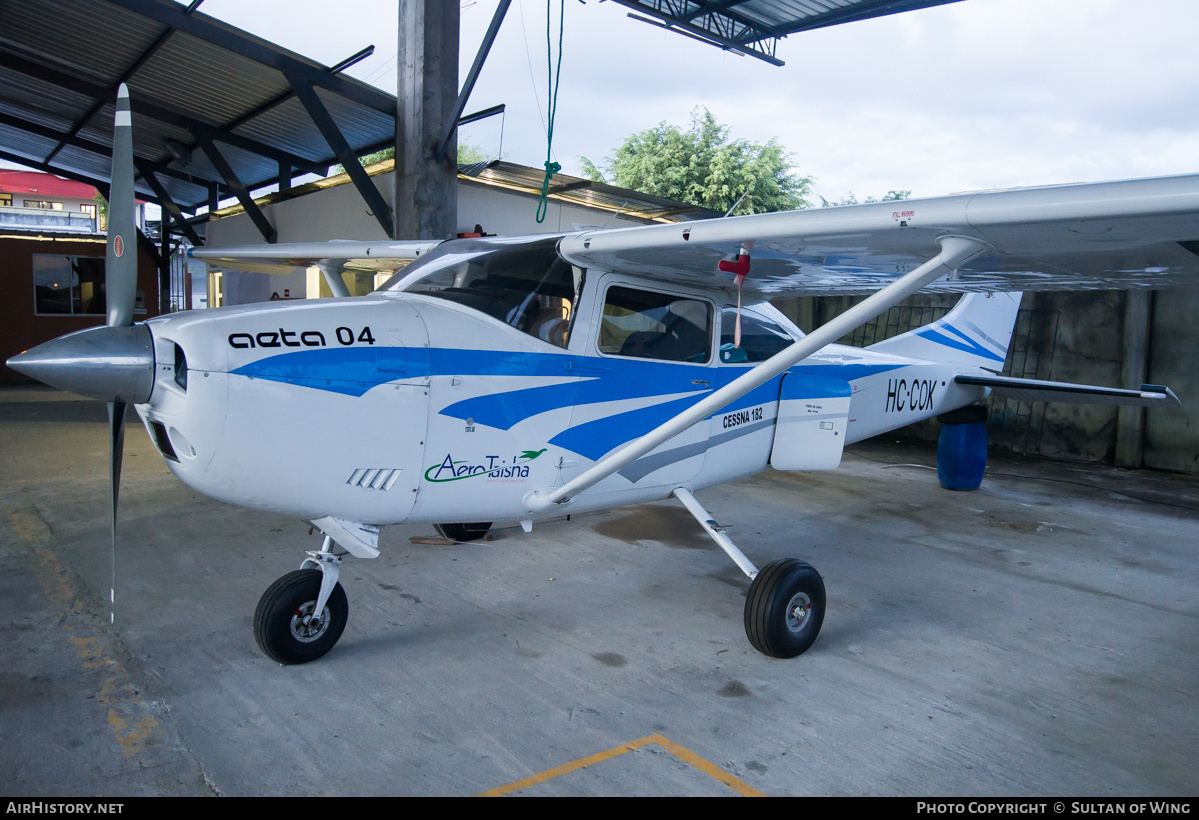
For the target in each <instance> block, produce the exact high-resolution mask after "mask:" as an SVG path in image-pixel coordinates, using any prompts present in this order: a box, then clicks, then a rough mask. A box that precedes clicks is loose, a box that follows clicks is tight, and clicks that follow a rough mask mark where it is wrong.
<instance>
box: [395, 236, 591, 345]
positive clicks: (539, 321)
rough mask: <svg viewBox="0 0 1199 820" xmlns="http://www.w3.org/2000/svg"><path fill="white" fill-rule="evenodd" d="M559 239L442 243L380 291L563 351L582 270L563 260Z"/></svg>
mask: <svg viewBox="0 0 1199 820" xmlns="http://www.w3.org/2000/svg"><path fill="white" fill-rule="evenodd" d="M557 244H558V240H557V238H554V239H549V240H538V241H536V242H529V243H525V244H521V245H511V246H504V245H490V246H487V245H484V246H483V247H480V246H479V244H478V243H471V242H469V241H464V242H463V243H461V246H460V249H459V247H455V246H457V245H459V243H446V244H445V245H443V246H441V247H439V248H438V249H437V251H434V254H436V256H433V255H431V256H430V257H429V258H425V259H422V260H420V266H419V268H417V267H415V266H410V269H409V270H408V271H407V275H405V276H403V278H401V279H400V280H399V281H393V282H389V283H387V284H386V285H384V287H383V289H385V290H389V291H393V292H394V291H402V292H406V293H421V294H424V295H426V296H433V297H436V298H438V299H446V300H448V301H451V302H456V303H458V304H460V305H464V306H466V307H469V308H472V309H474V310H477V311H479V312H481V313H486V314H487V315H488V316H491V317H493V318H495V319H499V320H500V321H501V322H504V323H505V324H507V325H511V326H512V327H514V328H516V329H517V330H519V331H521V332H522V333H527V334H529V335H530V336H535V337H536V338H538V339H541V340H542V341H545V342H549V343H550V344H552V345H556V346H558V347H566V344H567V341H568V340H569V336H570V328H571V324H572V319H573V313H574V311H575V308H576V307H577V303H578V295H579V293H580V292H581V290H582V276H583V272H582V271H581V270H578V269H576V268H574V267H572V266H571V264H570V263H569V262H567V261H566V260H564V259H562V258H561V257H560V256H559V255H558V251H557Z"/></svg>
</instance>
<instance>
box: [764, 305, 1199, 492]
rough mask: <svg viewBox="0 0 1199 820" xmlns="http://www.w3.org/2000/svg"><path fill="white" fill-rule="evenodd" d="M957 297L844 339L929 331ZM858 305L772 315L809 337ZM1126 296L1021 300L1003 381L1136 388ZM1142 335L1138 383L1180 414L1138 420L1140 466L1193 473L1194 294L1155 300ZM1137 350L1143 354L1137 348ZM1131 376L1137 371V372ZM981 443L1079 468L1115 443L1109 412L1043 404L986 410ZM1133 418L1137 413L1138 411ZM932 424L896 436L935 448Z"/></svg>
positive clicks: (1198, 427)
mask: <svg viewBox="0 0 1199 820" xmlns="http://www.w3.org/2000/svg"><path fill="white" fill-rule="evenodd" d="M957 299H958V297H957V295H956V294H917V295H916V296H913V297H911V298H910V299H908V300H906V301H904V302H903V303H901V304H900V305H898V306H896V307H894V308H892V309H891V310H890V311H888V312H887V313H886V314H883V316H881V317H879V318H878V319H877V320H874V321H873V322H871V323H869V324H867V325H866V326H865V327H863V328H859V329H858V330H857V331H855V332H854V333H852V334H850V335H848V336H846V337H845V338H843V339H841V342H842V343H843V344H853V345H857V346H859V347H865V346H867V345H871V344H874V343H875V342H878V341H882V340H883V339H885V338H890V337H891V336H895V335H897V334H899V333H903V332H905V331H907V330H910V329H911V328H913V327H918V326H920V325H922V324H926V323H928V322H931V321H934V320H936V319H938V318H940V317H941V316H943V315H944V314H945V313H946V312H948V311H949V309H950V308H952V307H953V305H954V304H955V303H956V302H957ZM859 301H861V299H860V298H859V297H822V298H802V299H796V298H782V299H778V300H775V305H776V306H777V307H779V308H780V309H781V310H782V311H783V312H784V313H786V314H787V315H788V316H789V317H791V319H792V320H793V321H795V322H796V324H798V325H799V326H800V327H801V328H803V329H804V330H805V331H810V330H811V329H812V328H814V327H819V326H820V325H822V324H824V323H825V322H827V321H829V320H830V319H832V318H833V317H835V316H837V315H838V314H840V313H843V312H845V311H846V310H848V309H849V307H851V306H852V305H853V304H856V303H857V302H859ZM1128 302H1129V295H1128V293H1127V292H1125V291H1087V292H1069V293H1050V292H1045V293H1026V294H1024V298H1023V300H1022V301H1021V304H1020V314H1019V316H1018V318H1017V321H1016V329H1015V332H1014V334H1013V338H1012V344H1011V346H1010V348H1009V350H1008V357H1007V361H1006V362H1005V363H1004V370H1003V372H1004V374H1006V375H1012V376H1018V377H1022V378H1035V379H1049V380H1052V381H1064V382H1078V383H1083V384H1098V385H1109V386H1118V387H1128V388H1136V387H1139V386H1140V380H1138V381H1137V383H1136V384H1131V383H1129V384H1125V383H1123V380H1122V379H1123V375H1122V374H1124V373H1125V372H1126V371H1127V370H1128V365H1129V364H1132V363H1131V362H1126V357H1131V356H1138V355H1140V353H1139V352H1138V351H1137V350H1136V349H1134V348H1129V347H1128V346H1127V344H1126V342H1125V320H1126V316H1127V315H1128V314H1129V312H1130V311H1129V305H1128ZM1148 315H1149V319H1148V326H1147V327H1135V328H1131V331H1132V335H1133V337H1139V338H1141V339H1143V341H1144V342H1145V343H1146V344H1147V347H1148V357H1147V358H1148V361H1147V368H1146V371H1145V377H1144V379H1143V381H1145V382H1148V383H1151V384H1165V385H1168V386H1170V387H1171V388H1172V389H1173V390H1174V392H1175V393H1176V394H1177V395H1178V398H1179V399H1180V400H1181V401H1182V405H1183V406H1182V407H1180V408H1164V409H1163V408H1150V409H1146V410H1145V411H1144V424H1143V428H1142V432H1141V434H1140V436H1141V437H1140V442H1139V445H1140V451H1141V456H1140V461H1139V463H1140V464H1141V465H1143V466H1146V467H1153V468H1156V469H1162V470H1175V471H1181V472H1190V473H1199V357H1197V356H1196V355H1195V351H1196V350H1199V326H1197V325H1196V323H1195V322H1194V321H1193V317H1194V316H1196V315H1199V288H1177V289H1172V290H1163V291H1154V292H1152V293H1151V294H1150V298H1149V312H1148ZM1142 350H1143V348H1142ZM1133 370H1134V372H1135V368H1133ZM987 403H988V405H989V407H990V411H991V415H990V420H989V422H988V425H987V434H988V439H989V443H990V447H991V450H992V452H1003V453H1014V454H1028V455H1038V456H1046V457H1049V458H1059V459H1067V460H1076V461H1097V462H1102V463H1108V464H1112V463H1115V462H1116V453H1117V445H1118V439H1119V433H1118V424H1117V416H1118V410H1117V408H1115V407H1105V406H1099V405H1082V404H1054V403H1046V402H1016V401H1011V400H1005V399H1001V398H998V397H994V396H993V397H991V398H989V399H988V400H987ZM1134 412H1135V411H1134ZM939 432H940V425H939V424H938V423H937V422H936V421H935V420H929V421H926V422H921V423H919V424H914V425H911V426H909V427H906V428H904V429H902V430H899V431H896V432H895V433H894V434H891V435H894V436H895V437H896V438H897V439H901V440H908V441H915V442H920V443H924V444H929V445H935V444H936V441H937V436H938V434H939Z"/></svg>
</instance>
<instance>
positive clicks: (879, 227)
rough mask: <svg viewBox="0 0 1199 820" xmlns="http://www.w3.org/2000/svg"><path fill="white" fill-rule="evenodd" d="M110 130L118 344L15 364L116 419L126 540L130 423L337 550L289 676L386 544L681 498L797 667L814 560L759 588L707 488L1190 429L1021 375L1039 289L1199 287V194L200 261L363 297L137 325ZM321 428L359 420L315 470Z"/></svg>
mask: <svg viewBox="0 0 1199 820" xmlns="http://www.w3.org/2000/svg"><path fill="white" fill-rule="evenodd" d="M116 125H117V127H116V137H115V147H114V163H113V166H114V167H113V179H112V202H111V208H110V213H111V215H112V222H111V224H110V226H109V251H108V258H107V274H106V275H107V277H108V288H107V292H108V308H107V309H108V321H107V326H106V327H101V328H92V329H88V330H84V331H80V332H78V333H73V334H70V335H68V336H64V337H61V338H59V339H56V340H54V341H51V342H47V343H46V344H44V345H41V346H39V347H37V348H35V349H33V350H30V351H27V352H25V353H23V354H21V355H19V356H16V357H14V358H13V359H10V360H9V362H8V364H9V366H10V367H13V368H14V369H16V370H19V371H22V372H24V373H26V374H27V375H30V376H33V377H35V378H38V379H40V380H42V381H44V382H48V383H50V384H52V385H55V386H58V387H61V388H63V389H66V390H70V391H73V392H75V393H80V394H83V395H87V396H92V397H95V398H98V399H101V400H104V401H107V402H109V409H110V422H111V441H112V481H113V490H112V493H113V495H112V498H113V504H112V510H113V524H112V537H113V542H114V544H115V538H116V503H117V489H118V486H119V480H120V464H121V446H122V440H123V439H122V436H123V419H124V416H125V410H126V407H127V405H128V404H133V405H135V406H136V408H137V411H138V414H139V415H140V416H141V418H142V420H143V422H144V423H145V426H146V429H147V431H148V432H149V434H150V437H151V438H152V439H153V441H154V443H155V445H156V446H157V448H158V450H159V452H160V453H161V454H162V456H163V458H164V459H165V460H166V463H167V465H168V467H169V468H170V469H171V471H172V472H173V473H174V474H175V475H176V476H178V477H179V478H180V480H182V481H183V482H185V483H186V484H188V485H189V486H190V487H193V488H195V489H196V490H199V491H200V492H203V493H206V494H207V495H210V496H213V497H215V498H218V499H221V500H224V501H228V502H230V503H233V504H239V505H242V506H246V507H251V508H254V509H261V510H269V511H273V512H278V513H284V514H288V515H295V516H298V517H300V518H302V519H305V520H307V521H310V522H311V523H312V524H313V525H314V526H315V527H317V528H319V529H320V530H321V532H322V533H323V534H324V542H323V546H322V548H321V549H320V550H319V551H311V552H309V553H308V558H307V559H306V560H304V562H303V564H302V565H301V569H299V570H297V571H295V572H291V573H289V574H287V575H284V576H283V577H282V578H280V579H279V580H278V581H276V582H275V583H274V584H273V585H272V586H271V587H270V588H269V589H267V591H266V593H265V594H264V595H263V596H262V599H261V600H260V602H259V604H258V607H257V611H256V613H255V617H254V633H255V637H256V639H257V641H258V643H259V645H260V646H261V648H262V650H263V651H264V652H265V653H266V654H267V655H268V656H270V657H271V658H273V659H275V660H277V661H279V662H281V663H301V662H305V661H310V660H313V659H315V658H318V657H320V656H322V655H323V654H325V653H326V652H328V651H329V649H330V648H331V647H332V646H333V645H334V644H335V643H336V642H337V640H338V638H339V637H340V636H341V633H342V630H343V629H344V627H345V624H346V618H347V613H348V604H347V600H346V595H345V592H344V591H343V589H342V587H341V585H340V584H339V583H338V580H337V579H338V567H339V563H340V561H341V560H342V557H343V556H345V555H346V554H349V555H351V556H354V557H356V558H372V557H375V556H377V555H378V554H379V545H378V533H379V527H380V526H381V525H385V524H398V523H401V522H428V523H432V524H435V525H437V526H438V527H439V529H440V531H441V532H442V533H443V534H444V535H446V536H447V537H450V538H453V539H455V540H469V539H472V538H477V537H479V536H481V535H482V534H483V533H484V532H486V530H487V528H488V527H489V526H490V524H488V523H473V524H472V523H445V522H491V521H499V520H509V521H511V520H517V521H520V522H521V523H522V525H523V526H524V528H525V529H526V530H528V529H530V528H531V527H532V525H533V523H534V522H536V521H537V520H538V519H544V518H547V517H551V516H558V515H561V514H564V513H572V512H582V511H586V510H597V509H602V508H608V507H615V506H620V505H626V504H638V503H643V502H648V501H654V500H659V499H665V498H669V497H671V496H673V497H675V498H677V499H678V500H679V501H680V502H682V504H683V505H685V506H686V508H687V509H688V510H689V511H690V512H691V513H692V514H693V515H694V516H695V517H696V519H697V520H698V521H699V522H700V523H701V524H702V525H703V527H704V529H705V530H706V531H707V533H708V534H709V535H710V536H711V537H712V538H713V539H714V540H715V541H716V543H717V544H719V545H720V547H721V548H722V549H723V550H724V551H725V552H726V553H727V554H728V555H729V556H730V558H732V560H733V561H735V562H736V563H737V565H738V566H739V567H740V568H741V569H742V570H743V571H744V572H745V574H746V575H747V576H748V577H749V578H750V580H751V583H750V585H749V592H748V595H747V599H746V604H745V630H746V633H747V634H748V636H749V640H750V642H751V643H752V644H753V646H754V647H756V648H757V649H758V650H760V651H762V652H764V653H766V654H767V655H771V656H774V657H794V656H796V655H798V654H800V653H802V652H804V651H805V650H806V649H807V648H808V647H810V646H811V645H812V643H813V641H815V640H816V637H817V634H818V633H819V631H820V627H821V624H822V622H823V619H824V611H825V590H824V584H823V581H822V580H821V577H820V575H819V574H818V573H817V572H816V570H814V569H813V568H812V567H811V566H809V565H808V564H806V563H802V562H800V561H798V560H795V559H782V560H778V561H774V562H772V563H770V564H768V565H767V566H765V567H763V568H762V569H761V570H758V569H757V568H756V567H755V566H754V564H753V563H752V562H751V561H750V560H749V559H748V558H747V557H746V556H745V555H744V554H742V552H741V551H740V550H738V549H737V547H736V546H735V545H734V544H733V542H732V541H731V540H730V539H729V538H728V536H727V535H726V534H725V532H724V529H723V528H722V527H720V526H719V525H718V524H716V522H714V521H713V520H712V518H711V516H710V515H708V513H707V512H706V511H705V510H704V509H703V507H702V506H701V505H700V504H699V502H698V501H697V500H696V499H695V497H694V495H693V494H692V493H693V492H694V491H695V490H698V489H701V488H703V487H708V486H711V485H713V484H717V483H720V482H724V481H730V480H732V479H736V478H739V477H742V476H748V475H752V474H754V473H757V472H759V471H761V470H765V469H766V468H768V467H772V468H774V469H778V470H829V469H833V468H834V467H836V466H837V465H838V463H839V462H840V459H841V453H842V448H843V447H844V446H845V445H846V444H847V443H851V442H855V441H859V440H861V439H864V438H867V437H869V436H873V435H877V434H879V433H882V432H884V431H887V430H892V429H895V428H898V427H901V426H903V425H906V424H910V423H911V422H914V421H917V420H920V419H925V418H928V417H931V416H934V415H937V414H940V413H945V412H947V411H951V410H954V409H956V408H962V407H966V406H968V405H971V404H973V403H975V402H977V401H979V400H980V399H982V398H984V397H985V396H986V395H987V394H988V391H996V392H1001V393H1007V394H1009V395H1014V396H1016V397H1017V398H1022V399H1032V400H1038V399H1039V400H1067V401H1083V402H1097V403H1128V404H1140V405H1146V406H1147V405H1176V404H1177V403H1178V400H1177V399H1176V398H1175V396H1174V395H1173V393H1171V392H1170V391H1169V390H1168V389H1167V388H1164V387H1156V386H1152V385H1144V386H1143V387H1142V389H1141V390H1116V389H1108V388H1101V387H1089V386H1082V385H1066V384H1059V383H1052V382H1039V381H1030V380H1023V379H1012V378H1004V377H1001V376H999V375H998V372H999V371H1000V369H1001V368H1002V367H1003V363H1004V359H1005V355H1006V350H1007V346H1008V343H1009V340H1010V338H1011V331H1012V326H1013V323H1014V321H1015V317H1016V311H1017V308H1018V305H1019V302H1020V294H1019V293H1018V292H1016V291H1021V290H1027V289H1111V288H1128V287H1135V286H1153V287H1161V286H1165V285H1169V284H1179V283H1195V282H1199V175H1196V176H1179V177H1167V178H1161V179H1144V180H1132V181H1125V182H1111V183H1101V184H1089V185H1067V186H1058V187H1048V188H1036V189H1022V190H1010V191H998V192H987V193H976V194H963V195H955V196H948V197H939V198H933V199H924V200H908V201H904V202H899V203H879V204H871V205H859V206H854V207H842V208H828V209H816V210H808V211H796V212H789V213H775V214H763V215H754V216H741V217H731V218H724V219H713V220H706V221H698V222H690V223H679V224H670V225H652V226H645V227H634V228H619V229H613V230H584V231H578V232H574V233H569V234H565V235H550V236H547V235H539V236H525V237H509V238H484V239H463V240H453V241H446V242H440V243H439V242H391V241H382V242H322V243H312V244H295V245H261V246H251V247H243V248H223V249H212V250H209V249H196V250H195V251H194V252H193V255H194V256H195V257H197V258H200V259H204V260H206V261H208V262H209V263H211V264H214V265H218V266H220V265H228V266H230V267H234V268H237V269H241V270H274V271H278V270H280V269H281V268H282V269H287V270H290V269H292V268H293V267H295V266H309V265H317V266H319V267H321V269H322V270H323V271H324V272H325V275H326V278H327V279H328V281H329V283H330V286H331V287H332V288H333V289H334V292H335V294H338V295H342V296H345V297H347V298H338V299H329V300H319V301H310V302H300V303H289V304H279V303H266V304H256V305H244V306H237V307H229V308H219V309H213V310H205V311H197V312H188V313H178V314H172V315H168V316H159V317H156V318H154V319H151V320H149V321H146V322H143V323H138V324H134V323H133V321H132V315H133V300H134V287H135V285H134V282H135V278H134V277H135V268H134V265H135V262H134V257H135V254H133V253H128V254H126V253H125V248H126V247H129V248H132V247H133V238H134V228H133V221H132V219H133V172H132V154H131V147H130V146H131V140H130V115H129V100H128V96H127V92H126V91H125V89H124V87H123V86H122V89H121V92H120V96H119V99H118V110H117V115H116ZM401 266H404V267H402V268H401ZM397 268H401V269H400V270H399V271H398V272H397V273H396V274H395V275H394V276H393V277H392V278H391V279H390V280H389V281H387V282H386V283H385V284H384V285H383V286H382V287H380V288H379V289H378V290H376V291H375V292H374V293H371V294H370V295H368V296H361V297H354V298H348V294H347V292H346V289H345V286H344V285H343V284H342V282H341V278H340V272H341V271H342V270H371V271H384V270H386V271H391V270H396V269H397ZM921 289H936V290H942V291H956V292H962V293H965V294H966V295H965V296H964V297H963V298H962V300H961V301H960V303H959V304H958V305H957V306H956V307H955V308H954V309H953V310H952V311H951V312H950V313H949V314H948V315H947V316H945V317H944V318H943V319H942V320H940V321H938V322H936V323H934V324H932V325H929V326H927V327H923V328H920V329H917V330H915V331H913V332H910V333H906V334H904V335H901V336H898V337H895V338H892V339H889V340H887V341H884V342H881V343H879V344H876V345H873V346H871V347H869V348H865V349H857V348H850V347H843V346H840V345H835V344H832V342H834V341H835V340H836V339H838V338H839V337H841V336H842V335H843V334H845V333H847V332H849V331H851V330H852V329H854V328H855V327H857V326H858V325H860V324H862V323H863V322H865V321H867V320H868V319H870V318H871V317H873V316H875V315H878V314H879V313H881V312H883V311H885V310H887V309H888V308H890V307H891V306H893V305H895V304H897V303H898V302H899V301H901V300H902V299H904V298H905V297H907V296H909V295H911V294H913V293H915V292H916V291H918V290H921ZM780 293H798V294H851V293H857V294H864V293H870V294H872V295H871V296H870V297H869V298H868V299H866V300H865V301H864V302H862V303H860V304H858V305H857V306H855V307H853V308H852V309H850V310H849V311H847V312H845V313H843V314H841V315H840V316H838V317H837V318H836V319H834V320H832V321H831V322H829V323H828V324H826V325H824V326H822V327H820V328H819V329H817V330H815V331H814V332H812V333H810V334H808V335H806V336H805V335H804V334H803V333H802V332H801V331H800V330H799V329H798V328H796V327H795V326H794V325H793V324H791V323H790V322H789V321H788V320H787V319H786V318H785V317H784V316H782V315H781V314H780V313H779V312H778V311H777V310H775V309H774V308H772V307H771V306H770V305H769V303H768V302H766V301H765V300H766V297H767V296H768V295H773V294H780ZM743 302H744V305H743ZM313 418H336V419H338V424H337V425H335V426H330V427H328V428H327V431H326V434H325V435H324V436H322V437H321V438H320V439H318V440H315V441H312V442H310V443H309V444H307V445H306V446H304V447H295V446H294V445H293V442H294V441H295V440H296V439H297V438H298V436H299V435H300V433H301V431H304V430H307V429H308V428H309V426H310V425H311V420H312V419H313ZM380 419H386V420H387V421H386V423H385V424H383V425H380V424H379V420H380Z"/></svg>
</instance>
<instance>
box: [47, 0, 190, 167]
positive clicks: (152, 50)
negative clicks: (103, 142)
mask: <svg viewBox="0 0 1199 820" xmlns="http://www.w3.org/2000/svg"><path fill="white" fill-rule="evenodd" d="M203 2H204V0H192V3H191V4H190V5H189V6H188V7H187V8H186V9H184V10H183V13H184V14H191V13H192V12H193V11H195V10H196V7H198V6H199V5H200V3H203ZM174 33H175V29H173V28H168V29H167V30H166V31H164V32H163V33H162V34H160V35H158V38H157V39H156V40H155V41H154V42H153V43H151V44H150V46H149V48H147V49H146V50H145V51H143V52H142V53H141V55H140V56H138V58H137V59H136V60H134V61H133V64H132V65H131V66H129V68H127V69H125V70H124V71H123V72H122V73H121V76H120V77H119V78H118V79H117V81H116V82H115V83H113V84H112V85H110V86H109V87H108V94H106V95H104V96H102V97H96V99H95V102H93V103H92V107H91V108H89V109H88V110H87V113H86V114H84V115H83V116H82V117H80V118H79V119H77V120H75V122H74V123H72V124H71V128H70V129H69V130H68V131H67V137H68V138H70V137H73V136H75V135H76V134H78V133H79V129H81V128H83V126H85V125H87V123H88V122H89V121H90V120H91V118H92V117H94V116H96V112H97V111H99V110H100V108H101V107H102V106H103V105H104V103H106V102H108V101H109V100H111V99H113V98H115V97H116V95H117V89H118V88H120V87H121V83H123V82H127V81H128V80H129V78H130V77H132V76H133V75H134V74H135V73H136V72H137V70H138V69H139V68H141V67H142V66H144V65H145V64H146V62H147V61H148V60H149V59H150V58H151V57H153V56H154V55H155V54H156V53H157V52H158V49H160V48H162V46H163V44H164V43H166V41H167V40H169V39H171V35H172V34H174ZM66 147H67V141H66V140H63V141H62V142H59V143H58V145H56V146H54V150H53V151H51V152H50V154H49V155H48V156H47V157H46V162H50V161H51V160H53V159H54V158H55V157H56V156H58V152H59V151H61V150H62V149H63V148H66Z"/></svg>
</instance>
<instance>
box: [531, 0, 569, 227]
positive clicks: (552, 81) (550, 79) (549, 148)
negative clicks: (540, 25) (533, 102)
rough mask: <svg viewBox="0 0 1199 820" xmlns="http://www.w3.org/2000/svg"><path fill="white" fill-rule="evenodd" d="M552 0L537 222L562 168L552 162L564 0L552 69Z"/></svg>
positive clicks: (547, 14) (547, 21)
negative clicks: (543, 160) (541, 173)
mask: <svg viewBox="0 0 1199 820" xmlns="http://www.w3.org/2000/svg"><path fill="white" fill-rule="evenodd" d="M552 3H553V0H545V62H546V74H547V78H546V92H547V96H548V97H549V100H548V102H547V103H546V123H547V127H546V132H545V179H544V180H543V181H542V183H541V199H540V200H539V201H538V202H537V222H538V224H540V223H542V222H544V221H545V215H546V212H547V211H548V210H549V204H550V202H549V195H550V180H551V179H552V178H553V176H554V174H556V173H558V172H559V171H561V170H562V166H561V165H559V164H558V163H556V162H554V161H553V160H552V159H551V157H552V155H553V145H554V115H555V114H556V113H557V111H558V88H559V86H560V85H561V82H560V80H561V77H562V33H563V31H564V30H565V22H566V21H565V18H564V14H565V12H566V0H562V2H561V4H560V5H559V8H558V68H557V71H556V72H555V70H554V49H553V44H552V43H551V41H550V30H551V21H550V5H551V4H552Z"/></svg>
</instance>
